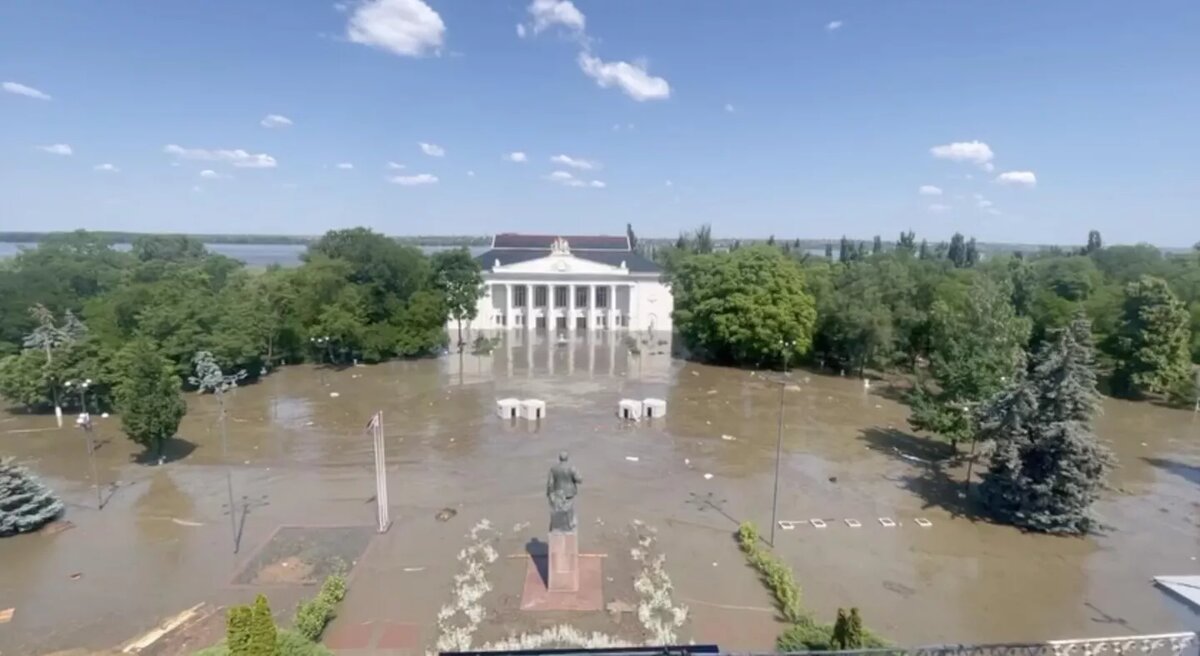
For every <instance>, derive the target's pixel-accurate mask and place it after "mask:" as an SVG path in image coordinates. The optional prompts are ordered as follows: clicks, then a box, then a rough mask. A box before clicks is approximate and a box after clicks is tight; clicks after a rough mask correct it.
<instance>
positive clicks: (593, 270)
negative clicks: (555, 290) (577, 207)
mask: <svg viewBox="0 0 1200 656" xmlns="http://www.w3.org/2000/svg"><path fill="white" fill-rule="evenodd" d="M491 269H492V271H493V272H494V273H545V274H554V275H595V274H605V275H613V274H617V275H622V274H628V273H629V269H628V268H624V267H621V266H612V265H609V264H603V263H601V262H594V261H592V260H585V259H583V258H579V257H575V256H574V255H570V254H566V253H561V252H558V253H554V254H551V255H547V256H546V257H539V258H536V259H532V260H526V261H524V262H515V263H513V264H507V265H505V264H497V263H492V267H491Z"/></svg>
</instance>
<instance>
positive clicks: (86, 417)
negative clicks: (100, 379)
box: [66, 378, 104, 510]
mask: <svg viewBox="0 0 1200 656" xmlns="http://www.w3.org/2000/svg"><path fill="white" fill-rule="evenodd" d="M91 384H92V379H91V378H87V379H84V380H82V381H76V380H68V381H67V382H66V386H67V389H70V388H72V387H75V388H78V389H79V408H80V412H79V417H78V418H77V419H76V420H75V425H76V426H78V427H80V428H82V429H83V435H84V437H85V438H86V439H87V453H88V466H89V468H91V470H92V486H93V487H95V488H96V510H104V497H103V495H102V494H101V492H100V479H99V477H98V476H97V475H96V443H95V441H94V440H93V439H92V415H91V414H90V413H88V409H87V388H88V387H89V386H91Z"/></svg>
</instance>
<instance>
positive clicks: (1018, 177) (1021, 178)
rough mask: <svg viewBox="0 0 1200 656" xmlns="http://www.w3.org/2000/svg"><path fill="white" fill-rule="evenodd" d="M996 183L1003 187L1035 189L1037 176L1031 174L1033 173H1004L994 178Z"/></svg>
mask: <svg viewBox="0 0 1200 656" xmlns="http://www.w3.org/2000/svg"><path fill="white" fill-rule="evenodd" d="M996 182H997V183H999V184H1003V185H1017V186H1021V187H1036V186H1037V176H1036V175H1034V174H1033V171H1005V172H1004V173H1001V174H1000V175H998V176H996Z"/></svg>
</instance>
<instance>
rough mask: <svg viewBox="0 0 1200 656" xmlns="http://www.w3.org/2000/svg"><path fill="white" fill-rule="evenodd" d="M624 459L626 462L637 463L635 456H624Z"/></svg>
mask: <svg viewBox="0 0 1200 656" xmlns="http://www.w3.org/2000/svg"><path fill="white" fill-rule="evenodd" d="M625 459H626V460H628V461H629V462H637V461H638V457H637V456H625Z"/></svg>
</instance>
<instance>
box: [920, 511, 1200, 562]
mask: <svg viewBox="0 0 1200 656" xmlns="http://www.w3.org/2000/svg"><path fill="white" fill-rule="evenodd" d="M913 521H914V522H916V523H917V526H920V527H921V528H929V527H930V526H933V522H931V521H929V520H928V519H925V518H924V517H918V518H916V519H914V520H913ZM1192 560H1195V558H1193V559H1192Z"/></svg>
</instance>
